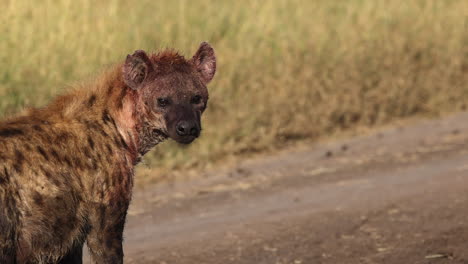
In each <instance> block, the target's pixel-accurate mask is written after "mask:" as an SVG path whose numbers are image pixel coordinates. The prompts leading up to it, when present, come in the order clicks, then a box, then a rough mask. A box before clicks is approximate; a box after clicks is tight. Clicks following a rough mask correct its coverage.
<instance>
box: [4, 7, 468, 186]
mask: <svg viewBox="0 0 468 264" xmlns="http://www.w3.org/2000/svg"><path fill="white" fill-rule="evenodd" d="M1 6H2V11H1V16H0V32H1V34H0V51H1V52H0V69H1V70H0V116H2V117H4V116H8V115H11V114H14V113H15V112H18V111H20V110H21V109H23V108H24V107H29V106H42V105H45V104H46V103H47V102H48V100H50V98H51V97H53V96H55V95H57V94H60V93H63V92H65V91H66V89H68V88H69V87H71V86H73V85H74V83H77V82H83V81H84V82H86V81H87V80H91V79H92V78H93V77H94V76H97V75H98V74H99V72H101V71H102V70H105V69H106V68H107V67H109V66H110V65H112V64H114V63H118V62H121V61H122V60H123V59H124V58H125V56H126V55H127V54H128V53H132V52H133V51H134V50H136V49H144V50H147V51H157V50H159V49H163V48H174V49H177V50H180V51H181V53H182V54H184V55H185V56H187V57H191V56H192V54H193V53H194V52H195V50H196V49H197V47H198V45H199V43H200V42H202V41H208V42H210V43H211V44H212V45H213V47H214V48H215V50H216V54H217V58H218V71H217V73H216V76H215V79H214V81H213V82H212V83H211V84H210V86H209V90H210V98H211V99H210V101H209V106H208V110H207V112H206V114H205V115H204V118H203V119H204V120H203V126H204V131H203V135H202V138H200V139H199V140H198V141H196V142H195V143H194V144H192V145H191V146H189V147H184V148H182V147H181V146H179V145H177V144H175V143H172V142H166V143H164V144H162V145H160V146H159V147H158V148H157V149H156V150H155V151H153V152H151V153H150V154H148V155H147V158H146V165H145V166H146V167H147V168H148V167H149V168H150V169H151V168H158V170H162V171H169V170H173V169H180V168H206V167H210V166H213V164H217V163H218V162H219V161H223V160H226V159H228V158H232V157H236V156H240V155H250V154H251V153H257V152H263V151H271V150H275V149H279V148H282V147H285V146H288V145H291V144H303V143H305V142H310V141H314V140H317V139H319V138H321V137H325V136H326V137H329V136H331V135H334V134H335V133H337V132H340V131H344V130H352V129H355V128H358V127H368V126H376V125H382V124H385V123H388V122H391V121H393V120H396V119H401V118H406V117H410V116H427V115H432V116H435V115H440V114H443V113H446V112H451V111H458V110H465V109H466V102H467V99H468V86H467V82H468V45H467V43H468V31H467V25H468V16H467V10H468V1H464V0H444V1H440V0H412V1H407V0H393V1H380V0H335V1H330V0H287V1H286V0H275V1H272V0H266V1H247V0H239V1H228V0H220V1H208V0H197V1H186V0H178V1H161V0H140V1H124V0H106V1H91V0H79V1H76V0H53V1H52V0H41V1H34V2H32V1H28V0H15V1H13V0H2V3H1ZM145 177H153V178H154V177H158V176H157V174H156V175H154V174H149V173H148V175H146V176H145Z"/></svg>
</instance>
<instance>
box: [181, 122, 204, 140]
mask: <svg viewBox="0 0 468 264" xmlns="http://www.w3.org/2000/svg"><path fill="white" fill-rule="evenodd" d="M176 131H177V135H179V136H181V137H183V136H194V137H198V136H199V134H200V129H199V128H198V126H197V124H196V123H195V122H189V121H185V120H184V121H180V122H179V123H178V124H177V126H176Z"/></svg>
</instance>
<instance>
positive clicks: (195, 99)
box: [190, 95, 202, 104]
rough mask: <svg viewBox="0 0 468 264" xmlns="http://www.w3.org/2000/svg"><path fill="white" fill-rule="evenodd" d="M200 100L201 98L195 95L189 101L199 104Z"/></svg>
mask: <svg viewBox="0 0 468 264" xmlns="http://www.w3.org/2000/svg"><path fill="white" fill-rule="evenodd" d="M201 99H202V97H201V96H200V95H195V96H194V97H192V100H190V103H192V104H199V103H201Z"/></svg>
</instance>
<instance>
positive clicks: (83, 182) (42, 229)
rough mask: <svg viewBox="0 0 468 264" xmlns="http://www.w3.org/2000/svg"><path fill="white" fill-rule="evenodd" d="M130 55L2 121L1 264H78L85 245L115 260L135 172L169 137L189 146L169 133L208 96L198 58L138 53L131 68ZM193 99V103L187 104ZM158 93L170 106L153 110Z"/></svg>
mask: <svg viewBox="0 0 468 264" xmlns="http://www.w3.org/2000/svg"><path fill="white" fill-rule="evenodd" d="M203 45H205V46H203ZM206 45H208V44H206V43H203V44H202V46H201V47H200V49H208V52H211V53H212V49H211V47H209V45H208V46H206ZM135 54H136V53H135ZM135 54H134V55H132V56H130V55H129V57H128V58H127V62H126V63H125V64H120V65H117V66H115V67H114V68H113V69H111V70H110V71H108V72H106V73H104V74H103V75H102V76H101V77H100V78H99V79H98V80H96V81H95V83H94V84H92V85H87V86H83V87H79V88H77V89H75V90H74V91H73V92H71V93H68V94H66V95H63V96H60V97H58V98H56V99H55V100H54V101H53V102H52V103H51V104H49V105H48V106H46V107H44V108H39V109H31V110H29V111H28V112H27V113H25V114H24V115H21V116H18V117H13V118H10V119H7V120H5V121H3V122H1V123H0V263H51V262H52V263H55V262H61V263H81V254H82V253H81V252H82V246H83V243H84V242H85V241H86V242H87V244H88V247H89V248H90V252H91V254H92V257H93V259H94V261H95V262H97V263H122V261H123V250H122V232H123V228H124V223H125V217H126V212H127V208H128V206H129V203H130V199H131V196H132V186H133V174H134V173H133V168H134V166H135V165H136V164H137V163H138V162H139V160H140V158H141V156H142V155H144V154H145V153H146V152H147V151H148V150H149V149H150V148H151V147H153V146H154V145H156V144H158V143H159V142H161V141H163V140H164V139H165V138H167V137H168V136H169V137H173V138H174V139H176V140H180V141H181V142H183V143H187V142H191V140H193V139H194V138H191V139H190V140H187V139H186V138H187V137H179V136H177V135H174V136H171V135H172V134H171V132H170V131H171V129H172V128H171V127H170V126H177V124H176V123H177V122H179V123H180V120H182V119H184V120H185V119H189V118H192V119H196V118H198V119H199V117H200V115H201V113H202V112H203V110H204V109H205V107H206V102H207V99H208V94H207V92H206V87H205V85H206V84H207V83H208V82H206V81H205V76H204V74H205V73H206V71H205V70H204V69H203V68H201V67H199V65H198V64H197V59H201V60H202V62H203V60H204V58H200V57H197V55H196V56H194V58H192V59H191V60H185V58H183V57H182V56H180V55H178V54H177V53H175V52H172V51H165V52H162V53H159V54H156V55H152V56H149V57H145V56H146V55H145V54H144V52H143V55H139V56H143V57H142V58H143V60H142V61H143V62H142V61H141V60H136V62H135V63H134V62H133V61H132V59H135V58H137V57H136V55H135ZM212 55H213V56H212V57H210V59H211V60H214V53H213V54H212ZM145 58H149V60H148V61H145ZM137 59H138V58H137ZM134 61H135V60H134ZM132 63H133V64H132ZM135 65H136V66H138V67H139V68H138V67H137V68H132V67H133V66H135ZM214 67H215V66H214ZM140 68H141V69H143V70H140ZM135 69H136V70H135ZM132 70H135V71H136V72H135V74H133V73H134V72H132ZM122 73H123V74H122ZM132 74H133V75H132ZM213 74H214V72H213ZM128 76H130V77H128ZM132 76H133V77H132ZM211 77H212V75H211ZM129 78H130V79H129ZM132 78H133V79H132ZM210 80H211V79H210ZM127 84H131V85H133V84H135V87H132V88H130V87H129V85H127ZM195 93H197V94H200V95H201V96H203V102H202V104H200V106H197V105H190V104H189V103H187V97H189V96H192V95H193V94H195ZM160 96H166V97H167V96H169V97H170V98H171V102H173V104H172V105H171V106H170V107H158V106H157V105H155V103H154V102H155V101H156V99H157V98H159V97H160ZM181 109H186V110H187V109H189V110H187V111H185V110H184V111H185V112H184V111H182V110H181ZM181 112H184V113H186V114H185V115H181V114H180V113H181ZM191 113H194V114H191ZM187 116H189V117H187ZM171 120H176V121H171ZM174 122H175V123H174ZM193 122H195V123H194V124H196V121H193ZM198 122H199V120H198ZM173 123H174V124H173Z"/></svg>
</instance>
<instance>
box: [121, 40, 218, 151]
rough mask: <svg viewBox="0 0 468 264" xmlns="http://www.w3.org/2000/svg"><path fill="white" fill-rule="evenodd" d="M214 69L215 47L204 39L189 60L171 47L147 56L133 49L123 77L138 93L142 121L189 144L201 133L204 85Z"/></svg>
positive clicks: (211, 77) (204, 103) (126, 62)
mask: <svg viewBox="0 0 468 264" xmlns="http://www.w3.org/2000/svg"><path fill="white" fill-rule="evenodd" d="M215 71H216V58H215V54H214V50H213V48H212V47H211V46H210V45H209V44H208V43H206V42H204V43H202V44H201V45H200V47H199V48H198V50H197V52H196V53H195V55H194V56H193V57H192V58H191V59H190V60H186V59H185V58H184V57H182V56H180V55H178V54H177V53H175V52H173V51H165V52H161V53H158V54H153V55H150V56H148V55H147V54H146V53H145V52H144V51H142V50H138V51H135V53H133V54H132V55H128V56H127V59H126V61H125V64H124V66H123V78H124V82H125V84H126V85H127V86H128V87H129V88H131V89H132V90H134V91H135V93H136V94H137V95H138V96H137V97H138V98H139V99H137V100H138V102H137V106H138V105H139V106H140V107H137V111H141V115H144V118H143V119H142V120H143V122H144V123H145V125H146V126H149V127H150V129H153V130H155V131H156V130H158V132H159V133H163V134H164V135H166V136H168V137H170V138H172V139H174V140H175V141H177V142H179V143H183V144H189V143H191V142H192V141H193V140H194V139H196V138H197V137H198V136H199V135H200V132H201V122H200V118H201V115H202V113H203V111H204V110H205V109H206V104H207V101H208V90H207V88H206V85H207V84H208V83H209V82H210V81H211V80H212V79H213V76H214V74H215ZM139 114H140V113H139Z"/></svg>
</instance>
